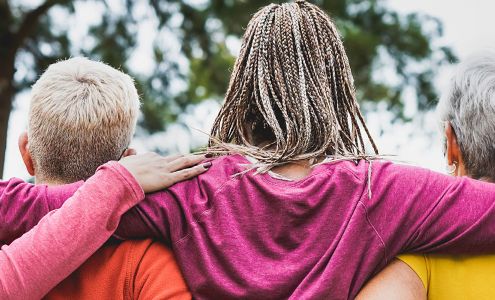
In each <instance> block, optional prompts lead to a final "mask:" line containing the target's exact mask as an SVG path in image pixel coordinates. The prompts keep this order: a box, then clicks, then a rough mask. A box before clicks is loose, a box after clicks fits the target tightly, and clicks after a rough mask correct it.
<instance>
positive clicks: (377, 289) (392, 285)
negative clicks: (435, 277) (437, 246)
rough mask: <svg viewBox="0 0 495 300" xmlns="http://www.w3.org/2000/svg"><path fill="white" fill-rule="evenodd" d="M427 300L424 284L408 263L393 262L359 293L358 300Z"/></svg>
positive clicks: (396, 260) (397, 260)
mask: <svg viewBox="0 0 495 300" xmlns="http://www.w3.org/2000/svg"><path fill="white" fill-rule="evenodd" d="M383 299H390V300H393V299H400V300H426V299H427V297H426V289H425V287H424V286H423V282H422V281H421V279H420V278H419V277H418V275H417V274H416V272H414V271H413V270H412V269H411V268H410V267H409V266H408V265H407V264H406V263H404V262H403V261H401V260H399V259H395V260H393V261H392V262H391V263H390V264H389V265H388V266H387V267H385V269H383V270H382V271H381V272H380V273H378V275H376V276H374V277H373V278H372V279H371V280H370V281H369V282H368V283H367V284H366V285H365V286H364V288H363V289H362V290H361V291H360V292H359V294H358V295H357V297H356V300H383Z"/></svg>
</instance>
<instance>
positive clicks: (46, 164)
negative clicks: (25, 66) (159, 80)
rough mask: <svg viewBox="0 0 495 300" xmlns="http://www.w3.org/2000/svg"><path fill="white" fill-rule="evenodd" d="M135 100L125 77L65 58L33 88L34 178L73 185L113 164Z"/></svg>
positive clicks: (128, 133)
mask: <svg viewBox="0 0 495 300" xmlns="http://www.w3.org/2000/svg"><path fill="white" fill-rule="evenodd" d="M139 106H140V102H139V96H138V93H137V91H136V87H135V86H134V81H133V80H132V78H131V77H129V76H128V75H126V74H124V73H122V72H120V71H118V70H116V69H114V68H112V67H110V66H108V65H106V64H104V63H101V62H96V61H91V60H89V59H86V58H81V57H78V58H71V59H68V60H64V61H60V62H58V63H55V64H53V65H51V66H50V67H48V69H47V70H46V72H45V73H44V74H43V75H42V76H41V77H40V79H39V80H38V81H37V82H36V83H35V84H34V86H33V89H32V100H31V106H30V109H29V125H28V138H29V151H30V153H31V156H32V157H33V161H34V166H35V170H36V176H37V177H43V178H44V179H51V180H58V181H62V182H74V181H78V180H84V179H87V178H88V177H90V176H91V175H92V174H94V172H95V171H96V169H97V168H98V166H100V165H101V164H104V163H106V162H108V161H110V160H116V159H119V157H120V156H121V155H122V153H123V151H125V149H126V148H127V147H128V146H129V143H130V141H131V138H132V136H133V134H134V131H135V127H136V122H137V117H138V113H139Z"/></svg>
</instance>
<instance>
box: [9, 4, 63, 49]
mask: <svg viewBox="0 0 495 300" xmlns="http://www.w3.org/2000/svg"><path fill="white" fill-rule="evenodd" d="M64 2H67V0H46V1H45V3H43V4H41V5H40V6H38V7H37V8H35V9H33V10H32V11H30V12H29V13H27V14H26V16H25V17H24V20H23V21H22V23H21V26H20V27H19V30H18V31H17V32H16V33H15V38H14V45H13V47H14V49H15V50H17V49H18V48H19V47H21V46H22V44H23V43H24V41H25V40H26V38H27V37H29V36H30V35H31V34H33V32H34V30H35V29H36V26H37V25H38V21H39V19H40V18H41V17H42V16H43V15H44V14H46V13H47V12H48V10H49V9H50V8H52V7H53V6H55V5H57V4H61V3H64Z"/></svg>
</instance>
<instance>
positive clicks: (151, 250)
mask: <svg viewBox="0 0 495 300" xmlns="http://www.w3.org/2000/svg"><path fill="white" fill-rule="evenodd" d="M137 266H138V267H137V269H136V271H135V274H134V284H133V285H132V286H133V291H132V293H129V294H130V295H132V296H131V297H130V298H132V299H149V300H151V299H174V300H189V299H191V293H190V292H189V289H188V288H187V285H186V283H185V281H184V278H183V277H182V273H181V272H180V269H179V266H178V265H177V263H176V261H175V258H174V255H173V254H172V252H171V251H170V250H169V249H167V248H166V247H165V246H164V245H161V244H159V243H152V244H150V246H149V247H148V249H147V250H146V252H145V253H144V255H143V256H142V257H141V261H140V262H139V263H138V264H137ZM126 294H127V293H126Z"/></svg>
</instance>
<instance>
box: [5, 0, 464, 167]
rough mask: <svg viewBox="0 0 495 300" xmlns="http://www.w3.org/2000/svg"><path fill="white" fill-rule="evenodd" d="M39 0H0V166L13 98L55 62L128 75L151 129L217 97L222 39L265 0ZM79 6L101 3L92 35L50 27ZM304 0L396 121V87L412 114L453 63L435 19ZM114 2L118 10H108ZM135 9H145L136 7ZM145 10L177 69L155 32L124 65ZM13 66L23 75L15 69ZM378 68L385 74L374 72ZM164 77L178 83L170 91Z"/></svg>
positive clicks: (362, 90)
mask: <svg viewBox="0 0 495 300" xmlns="http://www.w3.org/2000/svg"><path fill="white" fill-rule="evenodd" d="M43 1H44V2H43ZM43 1H42V2H41V4H39V6H35V7H33V6H32V5H28V3H32V1H25V2H24V1H23V0H11V1H9V0H0V166H3V157H4V156H3V154H4V152H5V142H6V130H7V124H8V118H9V115H10V111H11V110H12V103H13V99H14V97H15V95H16V94H17V93H18V92H20V91H22V90H23V89H26V88H28V87H29V86H30V85H31V84H32V83H33V82H34V81H35V80H36V78H37V76H39V74H41V73H42V72H43V70H44V69H45V68H46V67H47V66H48V65H49V64H51V63H53V62H55V61H56V60H57V59H60V58H66V57H69V56H74V55H81V54H82V55H86V56H88V57H90V58H93V59H101V60H103V61H105V62H107V63H109V64H111V65H112V66H115V67H118V68H120V69H122V70H123V71H125V72H128V73H130V74H131V75H133V76H134V77H135V78H136V79H137V85H138V88H139V91H140V93H141V95H142V97H143V102H144V103H143V107H142V110H143V113H144V118H143V119H142V121H141V124H140V125H141V126H142V128H144V129H146V130H147V131H148V132H150V133H153V132H157V131H161V130H164V129H165V127H166V125H167V124H170V123H171V122H174V121H175V120H176V117H177V116H178V114H180V113H181V112H182V111H183V110H184V108H185V107H186V106H187V105H190V104H195V103H199V102H200V101H202V100H204V99H207V98H217V99H221V98H222V95H223V94H224V92H225V90H226V87H227V84H228V79H229V75H230V69H231V67H232V64H233V61H234V56H233V53H231V51H229V48H228V45H227V43H226V40H229V39H230V40H235V39H236V38H238V37H240V35H242V33H243V30H244V28H245V26H246V25H247V23H248V21H249V19H250V18H251V16H252V15H253V14H254V13H255V12H256V11H257V10H258V9H259V8H260V7H261V6H264V5H266V4H268V2H267V1H259V0H250V1H247V0H188V1H177V0H149V1H146V0H142V1H137V0H114V1H111V0H93V1H83V0H80V1H70V0H43ZM82 2H84V3H86V4H87V3H88V2H90V3H92V4H94V5H95V7H101V6H103V7H104V9H103V10H102V13H101V15H99V16H98V18H99V20H100V21H99V22H98V23H97V24H94V25H92V26H91V27H90V28H89V30H88V32H87V36H89V37H91V40H92V41H93V43H89V45H88V44H87V43H86V44H81V43H79V41H77V40H73V39H71V38H70V33H71V30H74V28H68V27H67V26H63V25H60V24H63V20H61V18H62V19H63V18H67V19H69V18H70V17H71V16H73V15H74V14H75V13H76V9H77V5H78V3H82ZM313 2H314V3H316V4H318V5H320V6H321V7H323V8H324V9H325V10H326V11H327V12H328V13H329V14H330V15H331V16H332V17H333V19H334V20H335V21H336V23H337V25H338V27H339V29H340V31H341V32H342V35H343V38H344V43H345V46H346V48H347V50H348V53H349V57H350V62H351V67H352V68H353V71H354V75H355V80H356V86H357V88H358V95H359V98H360V101H362V102H385V103H387V104H388V106H389V108H390V109H391V110H393V111H394V112H395V113H396V115H397V117H399V118H404V115H403V107H404V100H403V93H404V91H405V90H406V89H414V91H415V95H416V98H417V105H418V109H419V110H426V109H428V108H430V107H431V106H432V105H433V104H434V103H435V100H436V98H437V95H436V92H435V89H434V87H433V85H432V82H433V77H434V75H435V69H436V67H437V66H439V65H441V64H444V63H446V62H449V61H453V60H455V56H454V55H453V53H452V52H451V50H450V49H449V48H447V47H443V46H441V45H438V42H437V41H438V38H439V37H440V36H441V35H442V25H441V23H440V22H439V21H438V20H437V19H435V18H433V17H430V16H426V15H422V14H416V13H415V14H409V15H400V14H398V13H397V12H395V11H392V10H390V9H389V8H387V3H386V1H385V0H368V1H364V0H332V1H327V0H314V1H313ZM116 4H118V5H120V6H122V7H123V9H122V8H121V9H116V8H115V7H116ZM138 6H139V7H138ZM143 7H145V10H147V11H148V12H150V13H149V14H145V16H143V15H139V14H138V13H136V11H139V10H140V9H141V10H142V8H143ZM98 11H99V10H96V9H95V13H98ZM61 16H62V17H61ZM150 16H151V17H152V18H153V19H154V20H155V21H156V22H155V23H156V27H157V28H156V30H157V33H160V32H162V31H167V32H168V33H167V34H168V36H169V37H173V38H174V39H175V40H176V41H177V42H178V43H179V44H180V53H179V54H178V55H179V56H181V57H182V58H183V60H184V61H186V62H187V63H186V67H185V68H184V66H183V65H182V66H181V64H180V63H179V62H178V61H180V59H178V57H177V56H178V55H170V49H169V48H168V45H167V42H166V41H164V40H163V38H161V39H159V38H158V36H160V34H157V35H156V40H155V41H154V43H153V45H154V51H153V60H154V61H155V67H154V68H153V71H152V72H151V74H139V73H136V72H134V70H132V69H130V68H129V64H128V61H129V59H130V57H131V56H132V55H133V53H134V52H135V51H137V50H136V49H137V46H138V38H139V37H138V31H139V30H138V28H139V25H140V24H141V23H142V22H143V21H146V19H147V18H150ZM162 36H163V35H162ZM21 70H25V71H24V73H23V74H21V75H19V72H20V71H21ZM377 70H378V72H377ZM382 70H384V71H383V72H382ZM384 72H388V73H389V74H391V77H394V78H395V80H392V81H387V80H385V79H384V78H381V77H380V75H381V74H383V73H384ZM174 80H179V81H182V82H183V83H184V86H186V88H184V89H181V90H179V91H178V90H177V88H174V83H173V81H174Z"/></svg>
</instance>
